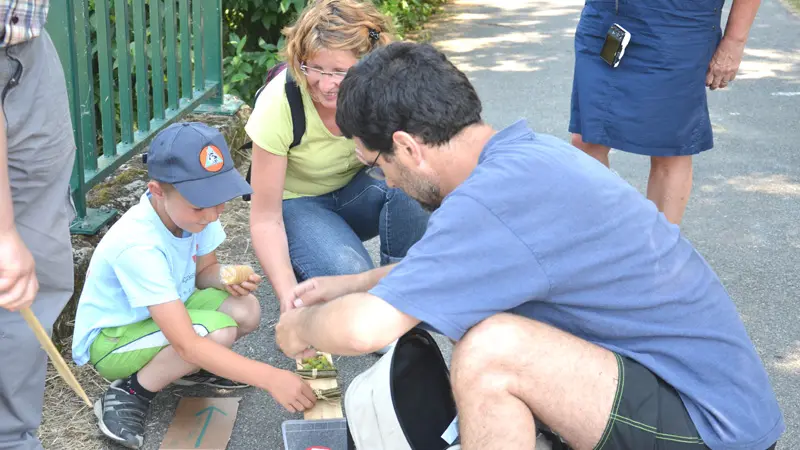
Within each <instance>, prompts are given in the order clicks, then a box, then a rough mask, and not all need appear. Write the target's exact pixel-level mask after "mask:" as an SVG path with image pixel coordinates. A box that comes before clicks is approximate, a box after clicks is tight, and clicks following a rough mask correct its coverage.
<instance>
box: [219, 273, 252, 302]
mask: <svg viewBox="0 0 800 450" xmlns="http://www.w3.org/2000/svg"><path fill="white" fill-rule="evenodd" d="M259 283H261V277H260V276H259V275H258V274H255V273H254V274H252V275H250V277H248V279H247V281H243V282H241V283H239V284H228V285H225V290H226V291H228V293H229V294H231V295H234V296H236V297H244V296H245V295H248V294H250V293H251V292H253V291H255V290H256V289H257V288H258V284H259Z"/></svg>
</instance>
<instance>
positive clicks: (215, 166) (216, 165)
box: [200, 145, 225, 172]
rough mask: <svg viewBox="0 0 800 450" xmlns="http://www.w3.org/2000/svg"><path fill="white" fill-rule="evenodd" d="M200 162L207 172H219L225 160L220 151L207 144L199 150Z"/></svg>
mask: <svg viewBox="0 0 800 450" xmlns="http://www.w3.org/2000/svg"><path fill="white" fill-rule="evenodd" d="M200 164H201V165H202V166H203V168H204V169H206V170H207V171H209V172H219V171H220V169H222V166H223V165H224V164H225V161H224V160H223V159H222V152H221V151H220V150H219V149H218V148H217V147H215V146H213V145H207V146H205V148H203V150H201V151H200Z"/></svg>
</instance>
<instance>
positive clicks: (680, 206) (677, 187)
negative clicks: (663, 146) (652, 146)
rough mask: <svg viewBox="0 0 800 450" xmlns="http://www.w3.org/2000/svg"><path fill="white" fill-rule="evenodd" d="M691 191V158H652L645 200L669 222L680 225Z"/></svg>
mask: <svg viewBox="0 0 800 450" xmlns="http://www.w3.org/2000/svg"><path fill="white" fill-rule="evenodd" d="M691 191H692V157H691V156H653V157H651V158H650V178H649V180H648V181H647V198H648V199H650V200H651V201H652V202H653V203H655V204H656V206H657V207H658V210H659V211H661V212H663V213H664V215H665V216H666V217H667V220H669V221H670V222H672V223H674V224H676V225H680V223H681V220H683V213H684V212H685V211H686V204H687V203H688V202H689V195H690V194H691Z"/></svg>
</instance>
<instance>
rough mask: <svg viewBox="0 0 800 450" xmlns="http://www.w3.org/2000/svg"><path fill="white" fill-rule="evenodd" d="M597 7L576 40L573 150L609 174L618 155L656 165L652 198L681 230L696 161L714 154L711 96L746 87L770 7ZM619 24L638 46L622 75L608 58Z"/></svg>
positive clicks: (592, 4) (677, 3)
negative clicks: (753, 46)
mask: <svg viewBox="0 0 800 450" xmlns="http://www.w3.org/2000/svg"><path fill="white" fill-rule="evenodd" d="M724 3H725V0H695V1H683V0H654V1H648V2H637V1H632V0H616V1H615V0H603V1H600V0H587V1H586V6H585V7H584V8H583V12H582V14H581V19H580V22H579V23H578V28H577V31H576V33H575V77H574V83H573V89H572V114H571V118H570V123H569V131H570V132H571V133H573V135H572V144H573V145H575V146H576V147H578V148H580V149H581V150H583V151H584V152H586V153H588V154H589V155H591V156H593V157H594V158H595V159H597V160H599V161H600V162H601V163H603V164H605V165H606V166H609V158H608V153H609V150H610V149H611V148H616V149H618V150H622V151H624V152H629V153H636V154H640V155H647V156H650V177H649V180H648V184H647V198H649V199H650V200H651V201H653V202H654V203H655V204H656V206H657V207H658V209H659V210H660V211H661V212H663V213H664V215H665V216H666V217H667V220H669V221H670V222H672V223H674V224H680V222H681V219H682V218H683V213H684V211H685V209H686V203H687V202H688V201H689V194H690V192H691V190H692V155H696V154H698V153H700V152H703V151H705V150H709V149H711V148H712V147H713V146H714V139H713V134H712V130H711V120H710V118H709V114H708V102H707V98H706V87H708V88H710V89H711V90H715V89H723V88H725V87H727V86H728V84H729V83H730V82H731V81H732V80H733V79H734V78H735V77H736V72H737V71H738V70H739V64H740V63H741V61H742V54H743V53H744V47H745V43H746V42H747V37H748V34H749V32H750V27H751V26H752V24H753V20H754V19H755V16H756V12H757V11H758V8H759V6H760V3H761V0H734V1H733V5H732V7H731V12H730V15H729V17H728V22H727V25H726V28H725V34H724V35H723V34H722V29H721V25H720V22H721V20H722V7H723V4H724ZM613 24H619V25H620V26H621V27H622V28H623V29H625V30H627V31H628V32H629V33H630V35H631V38H630V44H629V45H628V46H627V48H626V49H625V52H624V54H623V56H622V58H621V60H620V61H619V65H618V66H617V67H612V66H611V65H610V64H609V63H607V62H606V61H604V60H603V59H602V58H601V57H600V53H601V49H602V48H603V44H604V42H605V38H606V33H607V32H608V31H609V29H610V28H611V26H612V25H613Z"/></svg>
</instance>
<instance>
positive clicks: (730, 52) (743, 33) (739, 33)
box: [706, 0, 761, 90]
mask: <svg viewBox="0 0 800 450" xmlns="http://www.w3.org/2000/svg"><path fill="white" fill-rule="evenodd" d="M760 6H761V0H734V1H733V6H731V12H730V14H729V15H728V24H727V25H726V26H725V35H724V36H723V37H722V41H721V42H720V43H719V46H718V47H717V50H716V52H714V56H713V57H712V58H711V64H709V66H708V72H707V73H706V86H708V87H710V88H711V90H714V89H719V88H724V87H726V86H727V85H728V83H729V82H730V81H732V80H734V79H735V78H736V74H737V72H739V65H740V64H741V63H742V55H744V46H745V43H746V42H747V37H748V35H749V34H750V27H751V26H752V25H753V21H754V20H755V18H756V13H758V8H759V7H760Z"/></svg>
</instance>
